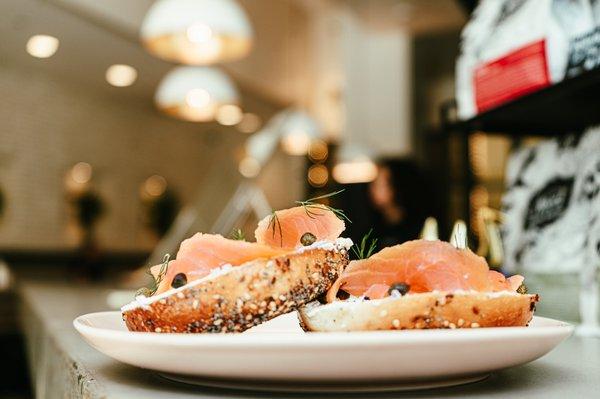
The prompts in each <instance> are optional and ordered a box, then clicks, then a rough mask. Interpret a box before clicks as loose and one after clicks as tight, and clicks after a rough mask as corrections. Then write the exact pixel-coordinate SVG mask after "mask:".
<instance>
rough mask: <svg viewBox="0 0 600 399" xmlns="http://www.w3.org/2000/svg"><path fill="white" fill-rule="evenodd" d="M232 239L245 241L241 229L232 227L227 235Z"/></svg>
mask: <svg viewBox="0 0 600 399" xmlns="http://www.w3.org/2000/svg"><path fill="white" fill-rule="evenodd" d="M229 237H230V238H231V239H232V240H236V241H246V235H245V234H244V232H243V231H242V229H233V231H232V232H231V235H230V236H229Z"/></svg>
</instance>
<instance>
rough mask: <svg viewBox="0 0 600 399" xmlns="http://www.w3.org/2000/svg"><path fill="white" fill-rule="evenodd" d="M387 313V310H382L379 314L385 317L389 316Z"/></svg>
mask: <svg viewBox="0 0 600 399" xmlns="http://www.w3.org/2000/svg"><path fill="white" fill-rule="evenodd" d="M387 314H388V312H387V310H382V311H381V312H379V316H381V317H385V316H387Z"/></svg>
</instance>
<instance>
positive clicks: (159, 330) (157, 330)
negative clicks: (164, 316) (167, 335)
mask: <svg viewBox="0 0 600 399" xmlns="http://www.w3.org/2000/svg"><path fill="white" fill-rule="evenodd" d="M161 331H162V329H161V328H160V327H156V328H155V329H154V332H157V333H159V332H161Z"/></svg>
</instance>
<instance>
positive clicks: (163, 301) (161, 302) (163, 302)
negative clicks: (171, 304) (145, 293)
mask: <svg viewBox="0 0 600 399" xmlns="http://www.w3.org/2000/svg"><path fill="white" fill-rule="evenodd" d="M158 303H160V304H161V305H164V304H165V303H167V300H166V299H161V300H160V301H158Z"/></svg>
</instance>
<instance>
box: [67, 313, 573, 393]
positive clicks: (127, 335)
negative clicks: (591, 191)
mask: <svg viewBox="0 0 600 399" xmlns="http://www.w3.org/2000/svg"><path fill="white" fill-rule="evenodd" d="M73 324H74V326H75V328H76V329H77V331H79V333H81V335H83V337H84V338H85V339H86V341H87V342H89V343H90V344H91V345H92V346H93V347H94V348H96V349H97V350H99V351H100V352H102V353H104V354H106V355H108V356H110V357H112V358H114V359H116V360H119V361H121V362H123V363H127V364H130V365H133V366H137V367H142V368H146V369H151V370H155V371H158V372H161V373H163V375H165V376H166V377H167V378H171V379H176V380H179V381H185V382H192V383H199V384H203V385H212V386H229V387H238V388H244V389H253V388H261V389H265V388H266V389H269V390H296V389H302V390H333V391H348V390H352V391H354V390H363V391H365V390H391V389H416V388H425V387H433V386H447V385H455V384H459V383H465V382H471V381H476V380H478V379H481V378H483V377H485V376H486V375H487V374H488V373H489V372H491V371H494V370H499V369H503V368H507V367H511V366H516V365H520V364H524V363H527V362H530V361H532V360H535V359H537V358H539V357H541V356H543V355H545V354H546V353H548V352H550V351H551V350H552V349H553V348H554V347H556V346H557V345H558V344H559V343H560V342H561V341H563V340H564V339H565V338H567V337H568V336H569V335H571V333H572V332H573V326H571V325H569V324H567V323H564V322H561V321H556V320H552V319H547V318H543V317H534V319H533V321H532V323H531V325H530V326H529V327H503V328H478V329H456V330H415V331H381V332H375V331H373V332H355V333H304V332H302V330H301V329H300V328H299V326H298V323H297V318H296V315H295V313H291V314H287V315H284V316H281V317H279V318H277V319H274V320H272V321H270V322H268V323H265V324H263V325H260V326H258V327H255V328H253V329H252V330H249V331H247V332H245V333H242V334H157V333H138V332H129V331H127V328H126V327H125V324H124V323H123V321H122V320H121V314H120V313H119V312H100V313H91V314H87V315H84V316H80V317H78V318H77V319H75V320H74V322H73ZM374 381H377V383H375V384H374Z"/></svg>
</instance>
